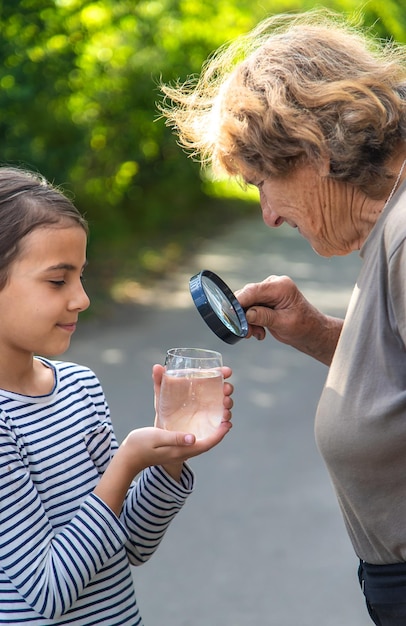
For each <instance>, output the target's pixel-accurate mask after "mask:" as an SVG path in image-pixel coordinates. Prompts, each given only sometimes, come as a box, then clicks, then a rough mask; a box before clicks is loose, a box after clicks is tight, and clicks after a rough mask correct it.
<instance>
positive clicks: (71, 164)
mask: <svg viewBox="0 0 406 626" xmlns="http://www.w3.org/2000/svg"><path fill="white" fill-rule="evenodd" d="M401 4H402V5H403V2H402V3H401V2H400V1H399V2H396V1H395V0H386V2H385V3H382V2H380V1H379V0H369V2H368V3H366V5H365V10H364V13H363V18H362V19H363V20H364V22H365V23H366V24H369V25H372V24H373V25H374V26H373V28H374V30H375V31H376V32H378V33H379V35H380V36H382V37H393V38H395V39H397V40H403V41H405V40H406V9H405V8H404V7H402V6H401ZM313 6H314V3H313V2H309V1H306V0H302V2H299V1H295V0H279V1H277V0H262V2H261V3H252V0H98V1H97V0H94V1H90V0H19V2H18V3H16V2H15V0H2V1H1V0H0V28H1V33H2V37H1V39H0V60H1V62H0V138H1V146H2V148H1V156H0V160H1V161H2V162H4V163H15V164H22V165H27V166H29V167H31V168H34V169H38V170H39V171H41V172H42V173H43V174H45V175H46V176H47V177H48V178H49V179H51V180H53V181H55V182H56V183H57V184H62V185H63V187H64V189H68V190H71V191H72V193H73V194H74V196H75V200H76V204H77V206H78V207H79V208H80V209H81V210H82V211H83V212H85V213H86V215H87V217H88V219H89V221H90V224H91V231H92V233H93V235H92V239H91V250H93V254H94V255H95V256H96V255H97V256H98V257H99V258H100V257H101V256H102V257H103V259H104V260H105V261H106V259H108V260H109V263H110V273H112V272H116V271H118V268H119V266H120V265H121V267H125V264H124V263H122V258H123V254H124V255H125V257H126V258H129V257H131V259H132V260H133V261H134V262H136V263H141V265H143V264H144V266H145V268H146V269H147V270H148V263H149V262H148V259H151V258H155V257H154V254H155V253H153V252H151V251H154V250H155V251H156V250H161V251H162V257H163V258H167V257H168V258H171V259H172V260H173V259H174V257H176V254H179V255H180V254H181V251H182V249H183V243H182V242H183V240H184V239H185V237H186V236H191V235H192V233H195V235H194V238H196V236H201V235H204V234H208V233H209V232H210V230H211V229H214V227H215V225H217V224H218V215H219V214H220V213H221V211H219V210H218V202H219V200H216V201H213V200H212V196H213V195H219V193H221V188H220V191H218V192H217V193H216V192H215V191H214V192H213V187H212V186H211V185H210V184H209V183H208V182H207V181H202V180H201V178H200V168H199V165H198V164H196V163H194V162H193V160H192V159H190V158H187V157H186V156H185V154H184V153H182V151H181V150H180V148H179V147H178V146H177V145H176V139H175V138H174V136H173V135H172V133H171V131H170V130H169V129H168V128H166V127H165V124H164V122H163V121H162V120H160V119H158V118H157V109H156V100H158V99H159V97H160V94H159V89H158V83H159V80H160V79H161V78H162V79H163V80H164V81H171V80H175V79H177V78H180V79H185V78H186V77H187V76H188V75H190V74H193V73H198V72H199V71H200V68H201V65H202V63H203V62H204V60H205V59H206V58H207V56H208V55H209V54H210V53H211V52H212V51H214V50H215V49H216V48H217V47H218V46H219V45H221V44H223V43H224V42H226V41H228V40H230V39H232V38H234V37H235V36H236V35H237V34H239V33H241V32H245V31H247V30H249V29H250V28H251V27H252V26H253V25H254V24H255V23H256V22H257V21H258V20H260V19H262V18H263V17H264V16H265V15H266V14H268V13H271V12H272V13H278V12H286V11H301V10H306V9H309V8H312V7H313ZM325 6H328V7H329V8H331V9H333V10H337V11H343V12H345V13H347V14H348V15H349V16H353V15H356V14H357V11H358V12H359V3H358V2H357V1H356V0H335V1H331V2H325ZM227 206H228V207H229V206H230V205H229V204H228V205H227ZM238 207H239V208H238V210H237V211H236V212H237V213H238V214H239V213H240V212H241V210H242V209H241V205H240V204H238ZM224 216H227V217H229V216H230V211H229V210H224ZM192 241H193V237H192ZM192 245H193V243H192ZM100 250H103V254H101V252H100ZM174 250H177V251H178V252H177V253H174ZM168 251H169V252H168ZM151 254H152V257H151ZM114 258H117V262H113V261H111V259H114ZM130 265H131V268H132V269H131V271H134V268H133V265H134V263H133V262H132V264H130ZM150 265H151V263H150ZM152 265H154V263H153V264H152ZM155 267H158V268H159V271H161V265H160V264H159V263H155ZM108 280H110V277H109V278H108Z"/></svg>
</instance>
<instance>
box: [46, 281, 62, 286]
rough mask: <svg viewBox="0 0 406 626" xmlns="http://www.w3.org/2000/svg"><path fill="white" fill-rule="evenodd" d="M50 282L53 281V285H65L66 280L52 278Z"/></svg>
mask: <svg viewBox="0 0 406 626" xmlns="http://www.w3.org/2000/svg"><path fill="white" fill-rule="evenodd" d="M49 282H50V283H51V285H55V286H56V287H62V286H63V285H65V281H64V280H50V281H49Z"/></svg>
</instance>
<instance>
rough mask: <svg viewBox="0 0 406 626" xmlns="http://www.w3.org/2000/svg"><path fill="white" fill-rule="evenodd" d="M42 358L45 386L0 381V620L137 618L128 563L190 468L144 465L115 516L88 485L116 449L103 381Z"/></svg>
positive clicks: (180, 497)
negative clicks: (7, 385) (48, 378)
mask: <svg viewBox="0 0 406 626" xmlns="http://www.w3.org/2000/svg"><path fill="white" fill-rule="evenodd" d="M42 361H43V362H44V364H45V365H46V366H48V367H51V368H52V369H53V371H54V377H55V385H54V389H53V390H52V392H51V393H50V394H49V395H45V396H36V397H28V396H23V395H20V394H16V393H11V392H7V391H2V390H0V625H1V626H3V625H5V624H7V625H10V624H20V625H21V624H29V625H30V626H47V625H49V624H74V625H75V626H92V625H94V624H99V625H100V624H102V625H103V626H118V625H119V624H123V625H124V624H125V625H126V626H141V624H142V619H141V616H140V613H139V610H138V607H137V603H136V599H135V594H134V589H133V583H132V576H131V572H130V566H129V565H130V563H131V564H134V565H140V564H142V563H144V562H145V561H147V560H148V559H149V557H150V556H151V555H152V554H153V552H154V551H155V550H156V548H157V547H158V545H159V543H160V541H161V539H162V537H163V535H164V533H165V531H166V529H167V528H168V525H169V523H170V522H171V520H172V519H173V517H174V516H175V515H176V513H177V512H178V511H179V510H180V508H181V507H182V505H183V503H184V502H185V499H186V497H187V496H188V494H189V493H190V492H191V491H192V489H193V474H192V472H191V471H190V469H189V468H188V467H187V466H185V467H184V470H183V474H182V479H181V482H180V483H177V482H176V481H174V480H173V479H171V478H170V477H169V476H168V475H167V474H166V473H165V471H164V470H163V469H162V468H160V467H152V468H148V469H146V470H144V472H142V474H141V475H140V477H139V478H138V480H137V481H135V482H134V483H133V485H132V487H131V488H130V490H129V492H128V495H127V499H126V502H125V505H124V507H123V511H122V514H121V517H120V519H118V518H117V517H116V516H115V515H114V513H113V512H112V511H111V510H110V509H109V508H108V507H107V506H106V505H105V504H104V502H103V501H102V500H101V499H99V498H98V497H97V496H95V495H94V494H93V493H92V492H93V490H94V488H95V486H96V484H97V482H98V480H99V477H100V475H101V474H103V472H104V470H105V468H106V466H107V464H108V463H109V460H110V458H111V455H112V454H113V453H114V451H115V450H116V449H117V442H116V439H115V436H114V432H113V429H112V425H111V421H110V416H109V410H108V406H107V403H106V400H105V397H104V394H103V391H102V388H101V386H100V383H99V381H98V379H97V378H96V376H95V375H94V373H93V372H92V371H91V370H89V369H88V368H86V367H83V366H79V365H76V364H73V363H63V362H60V361H53V362H50V361H48V360H45V359H42Z"/></svg>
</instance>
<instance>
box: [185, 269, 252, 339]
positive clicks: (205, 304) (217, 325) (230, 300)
mask: <svg viewBox="0 0 406 626" xmlns="http://www.w3.org/2000/svg"><path fill="white" fill-rule="evenodd" d="M189 289H190V293H191V296H192V298H193V302H194V303H195V306H196V308H197V310H198V311H199V313H200V315H201V316H202V318H203V319H204V321H205V322H206V324H207V325H208V326H209V328H210V329H211V330H212V331H213V332H214V333H215V334H216V335H217V337H219V338H220V339H222V340H223V341H225V342H226V343H229V344H234V343H237V341H240V339H244V337H246V336H247V334H248V322H247V320H246V317H245V313H244V309H243V308H242V306H241V304H240V303H239V302H238V300H237V298H236V297H235V295H234V294H233V292H232V291H231V289H230V288H229V287H228V285H226V283H225V282H224V281H223V280H222V279H221V278H220V276H217V274H215V273H214V272H211V271H210V270H202V271H201V272H199V274H196V275H195V276H192V278H191V279H190V280H189Z"/></svg>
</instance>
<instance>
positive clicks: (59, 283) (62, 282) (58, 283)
mask: <svg viewBox="0 0 406 626" xmlns="http://www.w3.org/2000/svg"><path fill="white" fill-rule="evenodd" d="M49 282H50V283H51V285H55V287H63V286H64V285H66V281H65V280H50V281H49ZM80 282H81V283H82V285H83V283H84V282H86V279H85V277H84V276H81V277H80Z"/></svg>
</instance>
